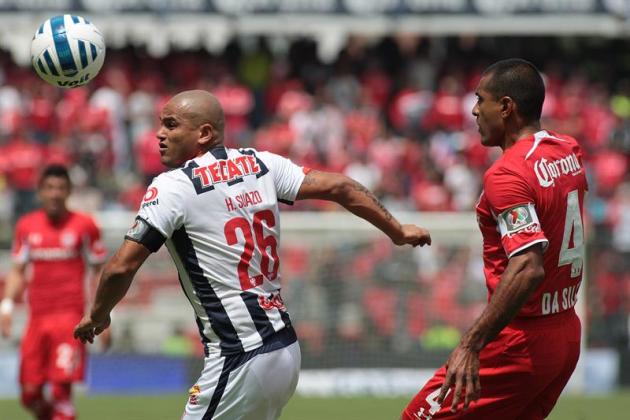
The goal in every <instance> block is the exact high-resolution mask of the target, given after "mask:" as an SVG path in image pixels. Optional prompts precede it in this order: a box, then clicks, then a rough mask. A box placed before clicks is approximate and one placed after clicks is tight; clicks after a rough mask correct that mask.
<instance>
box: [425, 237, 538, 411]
mask: <svg viewBox="0 0 630 420" xmlns="http://www.w3.org/2000/svg"><path fill="white" fill-rule="evenodd" d="M544 277H545V271H544V268H543V251H542V246H541V244H536V245H533V246H531V247H529V248H527V249H525V250H524V251H522V252H520V253H518V254H516V255H514V256H513V257H512V258H510V260H509V262H508V265H507V268H506V269H505V272H504V273H503V276H501V281H500V282H499V285H498V286H497V288H496V290H495V292H494V294H493V295H492V298H491V299H490V302H488V305H487V306H486V308H485V309H484V310H483V312H482V313H481V315H480V316H479V318H477V320H476V321H475V323H474V324H473V326H472V327H471V328H470V330H468V332H467V333H466V334H465V335H464V337H463V338H462V340H461V342H460V343H459V345H458V346H457V348H455V350H453V353H451V356H450V357H449V359H448V361H447V362H446V378H445V381H444V384H443V385H442V389H441V391H440V395H439V396H438V398H437V402H438V403H439V404H442V402H443V401H444V399H445V398H446V394H447V393H448V390H449V389H450V388H451V387H454V388H455V392H454V396H453V403H452V404H451V411H457V408H458V405H459V403H460V401H461V394H462V392H464V395H465V398H464V409H466V408H468V405H469V404H470V402H471V401H476V400H477V399H479V395H480V392H481V385H480V383H479V352H480V351H481V349H483V348H484V347H485V346H486V345H487V344H488V343H489V342H490V341H492V340H494V338H495V337H496V336H497V334H499V332H501V330H502V329H503V328H505V326H506V325H507V324H508V323H509V322H510V321H511V320H512V319H513V318H514V317H515V316H516V314H517V313H518V311H519V310H520V309H521V307H522V306H523V305H524V304H525V302H527V300H528V299H529V297H530V296H531V295H532V293H533V292H534V291H535V290H536V288H537V287H538V285H539V284H540V283H541V282H542V281H543V279H544Z"/></svg>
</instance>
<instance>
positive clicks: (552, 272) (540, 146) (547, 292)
mask: <svg viewBox="0 0 630 420" xmlns="http://www.w3.org/2000/svg"><path fill="white" fill-rule="evenodd" d="M502 165H503V166H504V168H505V169H507V170H512V171H515V172H516V173H519V174H521V176H523V177H525V179H526V181H527V184H528V186H529V188H531V192H532V195H533V197H534V200H535V202H534V203H533V204H534V206H535V214H536V215H537V217H538V219H539V221H540V224H539V226H538V225H537V224H533V225H532V229H541V230H542V233H543V234H544V237H546V239H547V241H548V244H547V246H546V249H545V253H544V269H545V279H544V281H543V283H542V285H541V286H540V287H539V288H538V289H537V290H536V292H535V294H534V296H533V297H532V298H531V299H530V300H529V301H528V302H527V304H526V305H525V307H524V308H523V310H522V311H521V315H533V316H537V315H548V314H553V313H559V312H562V311H565V310H568V309H570V308H572V307H573V306H574V305H575V302H576V299H577V292H578V288H579V286H580V282H581V280H582V269H583V256H584V254H583V252H584V248H583V243H584V236H583V223H582V208H583V204H584V196H585V193H586V190H587V189H588V187H587V181H586V173H585V169H584V165H583V162H582V152H581V149H580V146H579V145H578V143H577V142H576V141H575V139H573V138H571V137H568V136H562V135H557V134H554V133H551V132H548V131H545V130H543V131H539V132H538V133H536V134H535V135H533V136H531V137H529V138H526V139H521V140H519V141H517V142H516V144H515V145H514V146H513V147H512V148H510V149H508V151H506V153H505V155H504V159H503V162H502ZM516 213H518V212H516ZM516 213H515V214H513V215H512V216H511V217H512V220H513V222H514V224H515V225H516V224H518V223H519V217H522V216H523V215H522V214H516Z"/></svg>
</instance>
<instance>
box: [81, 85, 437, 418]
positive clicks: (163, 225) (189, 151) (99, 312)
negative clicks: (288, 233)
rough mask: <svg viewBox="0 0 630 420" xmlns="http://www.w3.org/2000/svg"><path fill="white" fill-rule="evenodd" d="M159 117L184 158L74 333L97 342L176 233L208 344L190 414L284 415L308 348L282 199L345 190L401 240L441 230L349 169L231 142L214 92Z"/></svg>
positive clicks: (167, 148) (183, 96)
mask: <svg viewBox="0 0 630 420" xmlns="http://www.w3.org/2000/svg"><path fill="white" fill-rule="evenodd" d="M160 122H161V126H160V129H159V131H158V133H157V138H158V141H159V149H160V154H161V160H162V163H163V164H164V165H166V166H168V167H170V168H176V169H174V170H172V171H170V172H166V173H163V174H161V175H160V176H158V177H157V178H155V180H154V181H153V183H152V184H151V185H150V186H149V188H148V190H147V193H146V195H145V197H144V200H143V202H142V205H141V208H140V211H139V213H138V217H137V218H136V221H135V224H134V225H133V227H132V228H131V229H130V230H129V232H128V233H127V236H126V237H125V239H126V240H125V241H124V243H123V244H122V246H121V247H120V249H119V250H118V252H117V253H116V255H115V256H114V257H113V258H112V259H111V260H110V261H109V262H108V263H107V265H106V266H105V269H104V271H103V275H102V278H101V282H100V284H99V287H98V290H97V296H96V301H95V303H94V306H93V308H92V311H91V312H90V314H89V315H87V316H86V317H85V318H84V319H83V320H82V321H81V323H80V324H79V325H78V326H77V328H76V330H75V336H76V337H78V338H80V339H81V340H82V341H84V342H85V341H89V342H92V340H93V338H94V335H95V334H100V333H101V332H102V331H103V330H104V329H105V328H107V326H108V325H109V323H110V317H109V314H110V311H111V310H112V308H113V307H114V305H116V303H117V302H119V301H120V299H122V297H123V296H124V295H125V293H126V291H127V289H128V288H129V286H130V284H131V281H132V278H133V276H134V274H135V272H136V271H137V270H138V268H139V267H140V266H141V265H142V264H143V262H144V261H145V259H146V258H147V257H148V256H149V255H150V253H151V252H155V251H157V250H158V249H159V248H160V247H161V246H162V244H164V243H165V242H166V246H167V247H168V250H169V252H170V254H171V256H172V258H173V261H174V262H175V265H176V266H177V269H178V271H179V279H180V282H181V285H182V288H183V290H184V292H185V294H186V296H187V297H188V299H189V300H190V303H191V305H192V306H193V308H194V311H195V315H196V322H197V325H198V327H199V332H200V335H201V340H202V342H203V344H204V348H205V352H206V359H205V365H204V370H203V372H202V374H201V377H200V378H199V380H198V382H197V384H195V385H194V386H193V387H192V388H191V389H190V392H189V393H190V396H189V399H188V404H187V405H186V408H185V413H184V416H183V419H186V420H192V419H202V418H203V419H229V420H237V419H252V420H254V419H255V420H262V419H276V418H278V417H279V416H280V412H281V410H282V408H283V406H284V405H285V404H286V403H287V401H288V400H289V398H290V397H291V395H292V394H293V392H294V390H295V387H296V385H297V380H298V374H299V368H300V359H301V355H300V349H299V346H298V343H297V337H296V334H295V331H294V329H293V327H292V325H291V320H290V319H289V315H288V313H287V312H286V308H285V306H284V303H283V301H282V297H281V296H280V286H281V285H280V275H279V265H280V260H279V256H278V255H279V249H278V248H279V240H280V237H279V235H280V220H279V210H278V202H285V203H292V202H293V201H294V200H301V199H306V198H317V199H324V200H331V201H335V202H337V203H339V204H341V205H342V206H344V207H345V208H346V209H348V210H349V211H351V212H353V213H354V214H356V215H357V216H359V217H362V218H364V219H366V220H367V221H369V222H371V223H372V224H373V225H375V226H376V227H378V228H379V229H381V230H382V231H383V232H385V233H386V234H387V235H388V236H389V237H390V238H391V239H392V241H393V242H394V243H395V244H397V245H403V244H411V245H413V246H416V245H425V244H428V243H430V240H431V238H430V236H429V233H428V232H427V231H426V230H425V229H422V228H419V227H417V226H414V225H401V224H400V223H399V222H398V221H397V220H396V219H395V218H394V217H393V216H392V215H391V214H390V213H389V212H388V211H387V210H386V209H385V208H384V207H383V206H382V205H381V203H380V202H379V201H378V200H377V199H376V197H375V196H374V195H373V194H372V193H370V192H369V191H368V190H366V189H365V188H364V187H363V186H362V185H360V184H358V183H357V182H355V181H353V180H352V179H350V178H348V177H346V176H343V175H339V174H334V173H324V172H319V171H315V170H309V169H307V168H302V167H300V166H297V165H295V164H293V163H292V162H291V161H290V160H288V159H285V158H283V157H281V156H278V155H275V154H272V153H269V152H260V151H255V150H253V149H230V148H226V147H224V145H223V140H224V125H225V123H224V116H223V110H222V108H221V105H220V104H219V102H218V101H217V99H216V98H215V97H214V96H213V95H211V94H210V93H208V92H205V91H199V90H197V91H186V92H182V93H180V94H178V95H176V96H175V97H173V98H172V99H171V100H170V101H169V102H168V103H167V104H166V105H165V106H164V108H163V110H162V113H161V115H160ZM156 147H157V145H156Z"/></svg>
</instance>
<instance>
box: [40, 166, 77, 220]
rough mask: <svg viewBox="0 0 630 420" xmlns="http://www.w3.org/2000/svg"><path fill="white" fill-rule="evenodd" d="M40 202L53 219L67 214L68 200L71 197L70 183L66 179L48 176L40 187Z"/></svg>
mask: <svg viewBox="0 0 630 420" xmlns="http://www.w3.org/2000/svg"><path fill="white" fill-rule="evenodd" d="M38 192H39V200H40V201H41V203H42V209H44V211H45V212H46V214H47V215H48V216H50V217H52V218H57V217H59V216H61V215H62V214H63V213H65V212H66V200H67V199H68V197H69V196H70V183H69V182H68V180H67V179H66V178H64V177H60V176H48V177H46V178H44V179H43V180H42V182H41V184H40V186H39V191H38Z"/></svg>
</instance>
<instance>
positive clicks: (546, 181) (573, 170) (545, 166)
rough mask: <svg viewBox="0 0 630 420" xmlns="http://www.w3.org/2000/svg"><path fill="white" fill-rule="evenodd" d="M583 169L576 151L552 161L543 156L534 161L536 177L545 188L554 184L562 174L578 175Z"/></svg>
mask: <svg viewBox="0 0 630 420" xmlns="http://www.w3.org/2000/svg"><path fill="white" fill-rule="evenodd" d="M581 171H582V166H581V165H580V161H579V160H578V158H577V156H575V154H574V153H571V154H570V155H569V156H565V157H563V158H562V159H557V160H554V161H551V162H550V161H548V160H547V159H545V158H542V159H540V160H537V161H536V163H534V172H535V173H536V178H538V182H539V183H540V186H541V187H543V188H547V187H551V186H553V185H554V184H555V179H556V178H559V177H560V175H569V174H571V175H577V174H579V173H580V172H581Z"/></svg>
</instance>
